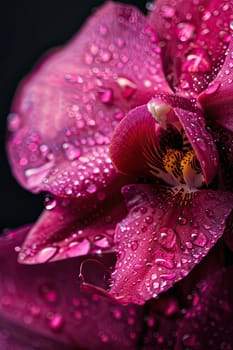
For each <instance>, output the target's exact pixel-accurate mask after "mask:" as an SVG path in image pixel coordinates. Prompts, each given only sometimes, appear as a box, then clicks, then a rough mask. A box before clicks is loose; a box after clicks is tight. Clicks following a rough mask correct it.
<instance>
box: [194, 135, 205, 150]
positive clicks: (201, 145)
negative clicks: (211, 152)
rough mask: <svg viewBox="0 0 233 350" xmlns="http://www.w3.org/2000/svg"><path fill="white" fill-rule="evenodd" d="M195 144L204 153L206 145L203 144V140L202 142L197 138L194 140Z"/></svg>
mask: <svg viewBox="0 0 233 350" xmlns="http://www.w3.org/2000/svg"><path fill="white" fill-rule="evenodd" d="M196 144H197V146H198V147H199V148H200V149H201V150H202V151H203V152H205V151H206V143H205V140H203V139H202V138H200V137H198V138H197V139H196Z"/></svg>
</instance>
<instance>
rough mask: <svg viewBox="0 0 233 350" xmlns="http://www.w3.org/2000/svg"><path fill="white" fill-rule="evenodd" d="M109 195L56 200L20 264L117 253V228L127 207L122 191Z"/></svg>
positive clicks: (30, 238) (35, 230)
mask: <svg viewBox="0 0 233 350" xmlns="http://www.w3.org/2000/svg"><path fill="white" fill-rule="evenodd" d="M105 196H106V195H105V194H104V193H99V194H98V195H96V196H93V195H92V196H91V199H87V198H84V200H82V199H76V200H75V199H71V200H68V199H58V198H57V199H52V202H51V205H55V207H54V208H53V209H52V210H44V212H43V213H42V214H41V216H40V218H39V219H38V221H37V222H36V223H35V224H34V226H33V227H32V229H31V230H30V232H29V234H28V236H27V238H26V240H25V242H24V244H23V246H22V247H21V251H20V254H19V262H21V263H27V264H34V263H44V262H47V261H55V260H61V259H65V258H71V257H75V256H83V255H87V254H100V253H103V252H105V253H106V252H109V251H113V248H112V247H113V235H114V230H115V226H116V224H117V222H119V221H120V220H122V219H123V217H124V216H125V215H126V208H125V205H124V203H123V201H122V198H121V197H120V190H119V194H118V195H116V194H115V195H114V194H112V193H110V192H109V193H108V196H109V198H111V199H109V198H108V199H107V200H106V199H105ZM54 201H56V204H54V203H53V202H54ZM49 204H50V203H49Z"/></svg>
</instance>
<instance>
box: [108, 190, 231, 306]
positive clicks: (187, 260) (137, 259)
mask: <svg viewBox="0 0 233 350" xmlns="http://www.w3.org/2000/svg"><path fill="white" fill-rule="evenodd" d="M123 194H124V196H125V197H126V201H127V204H128V207H129V214H128V216H127V217H126V218H125V219H124V220H123V221H122V222H121V223H119V225H118V226H117V229H116V239H115V240H116V242H115V244H116V251H117V252H118V260H117V264H116V270H115V272H114V273H113V276H112V277H113V281H112V289H111V291H110V293H111V294H112V295H113V296H115V297H116V298H117V299H119V301H121V302H123V303H127V302H135V303H139V304H142V303H144V302H145V300H148V299H150V298H152V297H155V296H156V295H158V294H159V293H161V292H163V291H165V290H167V289H168V288H170V287H171V286H172V285H173V284H174V283H175V282H177V281H178V280H180V279H182V278H183V277H185V276H186V275H187V274H188V273H189V272H190V271H191V270H192V269H193V268H194V266H195V265H196V264H197V263H199V262H200V260H201V259H202V258H203V257H204V256H205V255H206V254H207V253H208V251H209V250H210V248H212V246H213V245H214V244H215V243H216V241H217V240H218V239H219V237H221V235H222V233H223V231H224V228H225V220H226V218H227V216H228V215H229V213H230V211H231V208H232V205H233V195H232V194H230V193H227V192H214V191H209V190H201V191H195V192H192V193H189V194H188V193H187V194H186V195H185V194H184V193H182V192H178V193H177V192H176V193H173V192H172V190H171V189H170V188H168V187H165V186H164V187H163V186H158V185H131V186H127V187H125V188H124V190H123Z"/></svg>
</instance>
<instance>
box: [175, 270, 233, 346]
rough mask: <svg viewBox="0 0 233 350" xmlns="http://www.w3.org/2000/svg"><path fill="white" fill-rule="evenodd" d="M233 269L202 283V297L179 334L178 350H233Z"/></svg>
mask: <svg viewBox="0 0 233 350" xmlns="http://www.w3.org/2000/svg"><path fill="white" fill-rule="evenodd" d="M232 273H233V269H232V267H230V268H227V269H225V270H224V269H223V270H221V271H219V272H218V273H217V274H215V275H214V276H211V277H210V278H209V279H208V280H207V281H205V282H203V283H202V288H201V290H200V293H199V294H200V295H199V296H198V295H197V296H196V298H195V301H196V302H195V304H194V305H193V307H192V308H191V310H189V311H188V312H187V313H186V315H185V317H184V319H183V321H182V322H181V324H180V327H179V329H178V332H177V344H176V346H175V350H184V349H187V348H190V349H193V350H204V349H208V348H210V349H213V350H219V349H226V350H227V349H232V346H233V340H232V332H233V302H232V295H233V284H232Z"/></svg>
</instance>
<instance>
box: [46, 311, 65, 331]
mask: <svg viewBox="0 0 233 350" xmlns="http://www.w3.org/2000/svg"><path fill="white" fill-rule="evenodd" d="M63 323H64V320H63V317H62V315H61V314H59V313H56V314H53V315H51V316H50V317H49V327H50V328H51V329H52V330H53V331H59V330H61V328H62V326H63Z"/></svg>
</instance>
